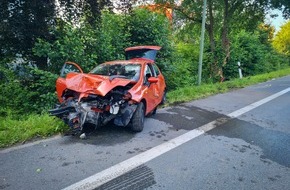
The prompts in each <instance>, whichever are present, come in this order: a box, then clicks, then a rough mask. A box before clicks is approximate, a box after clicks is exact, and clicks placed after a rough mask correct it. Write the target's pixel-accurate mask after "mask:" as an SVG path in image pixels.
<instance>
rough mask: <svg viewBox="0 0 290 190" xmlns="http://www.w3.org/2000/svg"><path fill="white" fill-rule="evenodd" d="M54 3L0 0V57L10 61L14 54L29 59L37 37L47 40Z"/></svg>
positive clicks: (50, 36) (52, 23) (50, 0)
mask: <svg viewBox="0 0 290 190" xmlns="http://www.w3.org/2000/svg"><path fill="white" fill-rule="evenodd" d="M54 10H55V4H54V0H47V1H29V0H21V1H15V0H1V2H0V44H1V49H0V57H1V58H14V57H15V56H16V54H20V55H22V56H23V57H25V56H27V57H31V50H32V47H33V46H34V43H35V42H36V39H37V38H42V39H46V40H48V41H51V40H52V39H53V34H51V33H50V32H49V28H50V26H51V25H54V23H55V22H54V16H55V12H54Z"/></svg>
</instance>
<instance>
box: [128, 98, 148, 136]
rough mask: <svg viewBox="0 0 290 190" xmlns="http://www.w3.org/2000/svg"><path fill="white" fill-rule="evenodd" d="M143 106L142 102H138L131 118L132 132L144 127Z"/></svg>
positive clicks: (139, 130)
mask: <svg viewBox="0 0 290 190" xmlns="http://www.w3.org/2000/svg"><path fill="white" fill-rule="evenodd" d="M144 118H145V107H144V104H143V102H140V103H139V104H138V106H137V109H136V111H135V113H134V115H133V116H132V119H131V126H130V127H131V129H132V131H134V132H141V131H142V130H143V128H144Z"/></svg>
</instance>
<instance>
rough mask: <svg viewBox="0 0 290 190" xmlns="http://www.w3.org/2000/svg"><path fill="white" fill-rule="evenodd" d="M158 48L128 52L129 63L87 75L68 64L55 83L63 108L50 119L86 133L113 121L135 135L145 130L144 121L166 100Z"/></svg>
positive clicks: (116, 63) (106, 66) (105, 65)
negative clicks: (60, 121)
mask: <svg viewBox="0 0 290 190" xmlns="http://www.w3.org/2000/svg"><path fill="white" fill-rule="evenodd" d="M160 49H161V47H159V46H137V47H130V48H127V49H125V52H126V59H127V60H119V61H111V62H105V63H103V64H100V65H98V66H97V67H95V68H94V69H93V70H92V71H90V72H89V73H87V74H85V73H83V71H82V69H81V68H80V67H79V66H78V65H77V64H76V63H73V62H66V63H65V64H64V66H63V68H62V71H61V76H60V77H59V78H58V79H57V81H56V89H57V95H58V99H59V101H60V103H61V104H60V105H59V106H57V108H55V109H53V110H50V113H51V115H54V116H57V117H59V118H61V119H63V120H64V122H65V123H67V124H68V125H69V126H70V127H71V128H72V129H73V130H74V131H79V132H81V133H83V134H84V133H85V132H86V129H87V127H89V128H91V127H92V126H94V128H96V127H99V126H103V125H106V124H107V123H108V122H109V121H113V122H114V124H115V125H118V126H130V127H131V129H132V130H133V131H135V132H140V131H142V130H143V127H144V117H145V116H146V115H148V114H150V113H153V114H154V113H155V112H156V109H157V106H158V105H160V104H162V103H163V102H164V101H165V98H166V85H165V80H164V77H163V75H162V74H161V72H160V70H159V69H158V67H157V65H156V64H155V63H154V61H155V58H156V53H157V51H158V50H160Z"/></svg>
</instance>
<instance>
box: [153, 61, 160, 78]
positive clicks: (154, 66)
mask: <svg viewBox="0 0 290 190" xmlns="http://www.w3.org/2000/svg"><path fill="white" fill-rule="evenodd" d="M153 70H154V72H155V73H156V76H158V75H159V74H160V72H159V69H158V67H157V65H156V64H153Z"/></svg>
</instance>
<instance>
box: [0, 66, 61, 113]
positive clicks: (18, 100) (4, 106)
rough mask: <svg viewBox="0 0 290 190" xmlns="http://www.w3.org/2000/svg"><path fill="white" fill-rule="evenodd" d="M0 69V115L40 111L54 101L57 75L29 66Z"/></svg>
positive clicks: (46, 108) (44, 109)
mask: <svg viewBox="0 0 290 190" xmlns="http://www.w3.org/2000/svg"><path fill="white" fill-rule="evenodd" d="M10 67H11V66H10ZM0 69H1V70H0V75H1V78H0V88H1V91H0V97H1V99H0V101H1V108H0V116H6V115H9V114H10V115H12V116H16V115H18V114H24V115H25V114H28V113H33V112H34V113H41V112H43V111H46V110H48V109H49V108H51V107H52V106H53V104H55V103H56V100H57V99H56V95H55V80H56V78H57V75H54V74H52V73H50V72H47V71H42V70H39V69H35V68H31V67H14V68H13V69H9V68H8V66H5V67H4V66H0ZM11 112H12V113H11Z"/></svg>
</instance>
